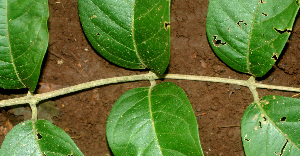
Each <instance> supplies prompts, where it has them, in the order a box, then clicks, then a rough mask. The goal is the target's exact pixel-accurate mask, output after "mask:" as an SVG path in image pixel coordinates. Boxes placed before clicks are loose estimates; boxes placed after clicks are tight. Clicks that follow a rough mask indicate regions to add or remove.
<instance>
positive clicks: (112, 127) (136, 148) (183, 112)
mask: <svg viewBox="0 0 300 156" xmlns="http://www.w3.org/2000/svg"><path fill="white" fill-rule="evenodd" d="M106 134H107V139H108V143H109V146H110V148H111V150H112V151H113V153H114V154H115V155H156V156H159V155H203V152H202V149H201V145H200V141H199V133H198V126H197V122H196V118H195V115H194V113H193V109H192V107H191V105H190V103H189V100H188V98H187V96H186V94H185V93H184V91H183V90H182V89H181V88H179V87H178V86H176V85H175V84H173V83H168V82H165V83H161V84H159V85H157V86H155V87H153V88H149V87H146V88H136V89H132V90H129V91H127V92H126V93H125V94H123V95H122V96H121V97H120V98H119V99H118V100H117V102H116V103H115V104H114V106H113V108H112V110H111V112H110V115H109V117H108V121H107V127H106Z"/></svg>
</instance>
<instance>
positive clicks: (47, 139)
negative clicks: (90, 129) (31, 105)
mask: <svg viewBox="0 0 300 156" xmlns="http://www.w3.org/2000/svg"><path fill="white" fill-rule="evenodd" d="M0 155H38V156H41V155H69V156H71V155H73V156H75V155H83V154H82V153H81V151H80V150H79V149H78V147H77V146H76V145H75V143H74V142H73V140H72V139H71V138H70V136H69V135H68V134H67V133H66V132H64V131H63V130H62V129H60V128H58V127H56V126H55V125H53V124H51V123H50V122H49V121H47V120H38V121H36V122H33V121H31V120H29V121H25V122H22V123H20V124H18V125H17V126H15V127H14V128H13V129H12V130H11V131H10V132H9V133H8V134H7V136H6V137H5V139H4V142H3V143H2V146H1V149H0Z"/></svg>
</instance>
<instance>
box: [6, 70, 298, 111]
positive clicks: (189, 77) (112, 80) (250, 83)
mask: <svg viewBox="0 0 300 156" xmlns="http://www.w3.org/2000/svg"><path fill="white" fill-rule="evenodd" d="M157 79H178V80H194V81H208V82H219V83H229V84H236V85H240V86H246V87H249V89H250V90H251V88H252V90H251V92H252V93H253V96H254V99H255V100H257V99H259V97H258V94H257V92H256V88H267V89H275V90H283V91H292V92H300V88H293V87H283V86H274V85H267V84H260V83H255V80H254V78H253V80H251V81H250V80H248V81H246V80H235V79H228V78H219V77H210V76H195V75H180V74H166V75H162V76H161V77H158V76H157V75H155V74H154V73H152V72H150V73H147V74H141V75H131V76H122V77H114V78H107V79H101V80H96V81H91V82H86V83H82V84H79V85H75V86H71V87H66V88H63V89H59V90H55V91H51V92H47V93H43V94H36V95H31V96H25V97H21V98H15V99H9V100H2V101H0V107H5V106H12V105H18V104H25V103H29V104H30V103H32V100H34V101H38V102H39V101H42V100H46V99H50V98H53V97H58V96H61V95H66V94H69V93H74V92H77V91H81V90H85V89H90V88H95V87H99V86H103V85H107V84H115V83H124V82H132V81H143V80H147V81H150V82H151V83H152V85H154V84H153V83H154V80H157ZM254 90H255V91H254ZM255 94H257V96H256V95H255Z"/></svg>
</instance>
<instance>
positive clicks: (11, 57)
mask: <svg viewBox="0 0 300 156" xmlns="http://www.w3.org/2000/svg"><path fill="white" fill-rule="evenodd" d="M8 21H9V20H8V1H6V28H7V41H8V47H9V52H10V59H11V62H12V66H13V68H14V73H15V74H16V76H17V78H18V80H19V82H20V83H21V84H22V85H23V86H24V87H26V85H25V84H24V83H23V81H22V79H21V78H20V75H19V73H18V72H17V67H16V65H15V62H14V57H13V54H12V50H11V42H10V37H9V30H8V29H9V28H8Z"/></svg>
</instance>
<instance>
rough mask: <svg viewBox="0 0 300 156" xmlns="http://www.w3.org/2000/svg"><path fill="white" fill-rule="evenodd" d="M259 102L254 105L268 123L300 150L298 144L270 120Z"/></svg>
mask: <svg viewBox="0 0 300 156" xmlns="http://www.w3.org/2000/svg"><path fill="white" fill-rule="evenodd" d="M261 104H262V103H261V102H259V103H256V105H257V106H258V108H259V110H260V111H261V112H260V113H261V114H263V115H264V116H265V117H266V119H267V120H269V122H270V124H272V125H273V126H274V127H275V128H276V129H277V130H278V131H279V132H280V133H281V134H282V135H283V136H284V137H285V138H286V139H288V140H289V141H290V142H291V143H292V144H293V145H294V146H295V147H296V148H297V149H298V150H300V149H299V148H298V146H297V145H296V144H295V142H293V141H292V140H291V139H290V138H289V137H288V135H285V133H283V131H282V130H281V129H280V128H279V127H278V126H277V125H276V124H275V123H274V122H273V120H271V118H270V117H269V116H268V114H267V112H266V111H265V110H264V109H263V107H262V106H261Z"/></svg>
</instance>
